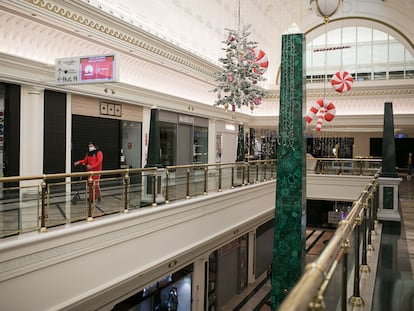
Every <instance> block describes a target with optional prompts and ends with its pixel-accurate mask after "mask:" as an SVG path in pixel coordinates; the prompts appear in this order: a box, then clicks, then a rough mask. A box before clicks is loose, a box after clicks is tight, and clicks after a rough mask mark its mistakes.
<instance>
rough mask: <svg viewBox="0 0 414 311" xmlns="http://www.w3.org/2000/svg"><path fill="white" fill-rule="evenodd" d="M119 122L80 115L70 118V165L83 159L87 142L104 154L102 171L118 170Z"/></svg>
mask: <svg viewBox="0 0 414 311" xmlns="http://www.w3.org/2000/svg"><path fill="white" fill-rule="evenodd" d="M120 122H121V121H120V120H116V119H107V118H97V117H89V116H81V115H73V116H72V163H73V162H74V161H77V160H79V159H83V158H84V156H85V154H86V152H87V148H88V142H89V141H93V142H94V143H95V144H96V145H97V146H98V147H99V149H100V150H102V152H103V154H104V161H103V165H102V169H103V170H111V169H119V168H120V146H121V142H120Z"/></svg>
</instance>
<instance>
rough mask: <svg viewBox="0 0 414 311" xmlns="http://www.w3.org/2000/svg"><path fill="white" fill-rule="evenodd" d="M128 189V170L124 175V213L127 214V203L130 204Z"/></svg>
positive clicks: (129, 183) (129, 179) (129, 181)
mask: <svg viewBox="0 0 414 311" xmlns="http://www.w3.org/2000/svg"><path fill="white" fill-rule="evenodd" d="M130 187H131V178H130V176H129V173H128V169H127V170H126V172H125V175H124V213H125V214H127V213H128V212H129V202H130Z"/></svg>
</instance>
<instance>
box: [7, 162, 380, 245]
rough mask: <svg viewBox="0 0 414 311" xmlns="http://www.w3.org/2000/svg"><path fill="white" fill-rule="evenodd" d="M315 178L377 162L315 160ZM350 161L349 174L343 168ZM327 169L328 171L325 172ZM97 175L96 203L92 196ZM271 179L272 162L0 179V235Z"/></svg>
mask: <svg viewBox="0 0 414 311" xmlns="http://www.w3.org/2000/svg"><path fill="white" fill-rule="evenodd" d="M316 161H317V163H318V165H317V167H316V168H315V171H316V172H317V173H320V174H326V173H335V174H336V172H338V170H339V168H340V170H341V172H342V173H349V172H351V171H352V172H353V173H355V174H357V173H358V174H360V175H370V174H371V175H372V174H373V171H374V166H376V165H379V162H378V161H379V160H376V162H373V161H372V160H370V159H365V160H364V159H358V160H353V159H316ZM349 163H352V165H353V167H354V170H349ZM328 168H329V169H328ZM94 175H100V176H101V177H100V181H99V184H100V188H101V192H102V201H100V202H98V201H99V200H98V198H96V197H95V185H96V184H95V183H96V180H95V179H93V178H92V177H93V176H94ZM275 178H276V160H255V161H246V162H235V163H214V164H194V165H180V166H167V167H165V168H163V169H157V168H136V169H135V168H130V169H119V170H106V171H100V172H74V173H67V174H66V173H62V174H46V175H40V176H30V177H24V176H15V177H3V178H0V190H1V191H0V217H1V218H0V219H1V222H0V237H6V236H11V235H16V234H20V233H24V232H30V231H36V230H38V231H40V232H44V231H47V228H50V227H56V226H63V225H66V224H69V223H73V222H79V221H93V219H94V218H96V217H102V216H105V215H108V214H114V213H128V212H129V211H131V210H134V209H138V208H142V207H149V206H153V207H154V206H157V205H158V204H168V203H170V202H171V201H176V200H182V199H190V198H192V197H195V196H199V195H207V194H208V193H210V192H220V191H223V190H229V189H232V188H235V187H241V186H248V185H249V184H254V183H259V182H264V181H267V180H272V179H275Z"/></svg>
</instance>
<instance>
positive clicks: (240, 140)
mask: <svg viewBox="0 0 414 311" xmlns="http://www.w3.org/2000/svg"><path fill="white" fill-rule="evenodd" d="M242 161H244V125H243V124H239V131H238V133H237V157H236V162H242Z"/></svg>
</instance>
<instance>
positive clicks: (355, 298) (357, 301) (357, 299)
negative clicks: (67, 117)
mask: <svg viewBox="0 0 414 311" xmlns="http://www.w3.org/2000/svg"><path fill="white" fill-rule="evenodd" d="M361 222H362V220H361V217H360V216H357V217H356V218H355V224H356V226H357V228H356V229H355V230H354V234H355V237H354V244H355V245H354V252H355V269H354V293H353V295H352V296H351V297H350V298H349V303H350V304H351V305H352V306H353V307H356V308H360V307H362V306H363V305H364V300H363V299H362V297H361V293H360V292H361V291H360V288H359V286H360V284H359V283H360V275H359V271H360V269H359V262H360V261H359V247H360V245H359V241H360V230H361Z"/></svg>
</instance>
